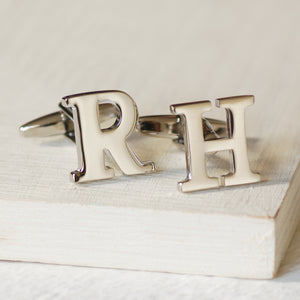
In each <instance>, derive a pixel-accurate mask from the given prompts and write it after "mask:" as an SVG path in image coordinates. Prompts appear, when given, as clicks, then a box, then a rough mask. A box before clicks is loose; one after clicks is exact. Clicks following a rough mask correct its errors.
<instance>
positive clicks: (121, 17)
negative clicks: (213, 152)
mask: <svg viewBox="0 0 300 300" xmlns="http://www.w3.org/2000/svg"><path fill="white" fill-rule="evenodd" d="M133 2H134V5H127V4H126V3H127V2H124V4H118V6H117V9H116V7H114V5H112V4H109V3H108V2H107V4H105V5H104V4H103V6H102V4H101V5H100V4H99V6H97V5H95V9H92V10H91V11H90V14H89V17H87V18H85V19H84V20H83V21H82V22H78V20H79V19H80V16H81V15H82V14H83V15H84V11H85V8H86V7H85V4H84V3H83V2H82V4H77V5H75V4H74V3H73V2H72V3H71V2H70V3H69V4H68V3H67V2H66V3H67V4H65V6H64V9H62V10H59V9H57V7H58V6H57V5H53V4H52V2H51V3H50V2H49V3H48V4H39V5H37V7H35V6H34V7H33V5H27V4H26V5H25V4H24V5H23V6H22V7H21V9H15V8H14V6H13V4H7V5H6V6H5V9H7V10H9V11H13V13H11V14H6V15H4V13H3V18H0V23H1V25H2V27H1V28H2V33H3V34H2V37H3V38H2V39H1V42H2V43H1V47H0V53H1V68H0V80H1V83H2V88H1V98H0V101H1V111H0V116H1V126H0V137H1V146H0V259H2V260H14V261H33V262H43V263H53V264H69V265H81V266H83V265H84V266H95V267H109V268H126V269H138V270H151V271H163V272H176V273H189V274H205V275H218V276H234V277H247V278H272V277H273V276H274V275H275V273H276V271H277V269H278V267H279V265H280V261H281V259H282V258H283V256H284V253H285V250H286V248H287V246H288V244H289V242H290V240H291V238H292V236H293V232H294V230H295V227H296V224H297V223H298V221H299V215H300V207H299V206H300V201H299V200H300V199H299V197H300V196H299V182H300V178H299V177H300V170H299V167H297V165H298V163H299V149H300V139H299V111H300V107H299V104H300V102H299V101H298V93H299V87H298V81H299V80H298V79H299V76H300V73H299V68H296V67H295V66H297V65H298V64H297V63H298V61H297V59H296V58H297V57H299V49H300V40H299V38H298V37H299V34H298V24H299V21H298V18H297V15H296V12H297V9H293V8H290V6H287V5H286V3H285V2H282V3H281V4H277V5H273V4H272V5H271V6H272V9H269V8H270V3H268V2H264V4H263V5H262V4H261V3H258V4H254V3H252V2H249V3H243V4H237V3H235V4H234V5H228V4H227V2H226V4H224V5H221V4H220V5H221V9H217V8H216V7H215V6H214V5H212V6H210V4H204V2H203V3H202V2H201V3H200V2H199V4H195V8H191V7H188V6H185V5H184V4H183V2H182V4H179V3H178V4H175V3H172V13H170V9H171V8H170V5H169V4H163V3H159V4H157V5H153V7H152V4H151V7H150V5H149V7H147V9H145V7H144V6H139V5H140V4H139V2H138V1H136V2H135V1H133ZM207 3H209V2H207ZM20 5H21V4H20ZM60 5H62V4H61V3H60ZM294 5H296V4H295V3H294ZM158 6H159V7H160V10H161V13H157V7H158ZM233 6H234V9H233V8H232V7H233ZM295 7H296V6H295ZM104 8H105V9H104ZM40 10H41V11H42V12H43V13H35V15H34V16H33V17H32V18H28V16H32V11H34V12H39V11H40ZM65 11H68V16H73V17H69V18H66V17H65ZM145 12H147V14H145ZM283 12H286V13H283ZM12 15H13V17H12ZM166 16H168V19H166ZM153 20H154V21H153ZM179 20H180V21H179ZM274 20H281V21H280V22H274ZM166 24H168V26H167V25H166ZM270 24H272V30H270ZM95 30H96V31H95ZM8 37H9V38H10V42H7V41H6V39H7V38H8ZM116 37H117V38H116ZM3 41H5V42H3ZM41 41H42V42H41ZM101 89H120V90H124V91H126V92H128V93H129V94H130V95H131V96H132V97H133V99H134V100H135V101H136V102H137V104H138V107H139V110H140V113H141V114H160V113H167V112H168V106H169V105H170V104H175V103H180V102H184V101H187V102H188V101H196V100H197V101H198V100H205V99H211V100H213V99H214V98H218V97H226V96H233V95H239V94H255V95H256V103H255V105H254V106H252V107H249V108H248V109H247V111H246V129H247V130H246V131H247V136H248V148H249V160H250V166H251V168H252V169H253V170H255V171H258V172H260V173H261V175H262V176H263V178H264V181H263V182H261V183H259V184H253V185H244V186H238V187H229V188H222V189H219V190H209V191H202V192H196V193H191V194H182V193H180V192H178V191H177V187H176V186H177V182H178V181H180V180H182V179H183V178H184V177H185V175H186V172H185V156H184V153H183V151H182V150H181V149H180V148H178V147H177V146H176V145H173V144H172V143H171V142H170V141H167V140H159V139H153V138H146V137H134V138H132V140H131V145H132V148H133V149H134V150H135V151H136V152H137V154H138V155H139V157H140V158H141V159H142V160H154V161H155V162H156V164H157V167H158V169H159V172H158V173H156V174H151V175H145V176H144V175H143V176H134V177H118V178H115V179H113V180H109V181H105V182H94V183H89V184H83V185H75V184H73V183H71V182H70V181H69V172H70V171H71V170H73V169H74V168H76V167H77V157H76V148H75V147H74V145H73V144H72V143H71V142H69V141H68V140H66V139H64V138H63V137H62V138H60V139H48V138H47V139H25V138H23V137H21V136H20V135H19V133H18V126H20V125H21V124H22V123H24V122H26V121H29V120H31V119H33V118H35V117H38V116H40V115H42V114H46V113H50V112H52V111H54V110H55V109H56V107H55V105H56V103H57V102H58V101H59V99H60V97H61V96H65V95H68V94H71V93H76V92H84V91H91V90H101ZM145 149H146V150H145ZM215 162H217V163H218V165H219V166H220V167H224V166H226V163H225V164H224V162H223V161H222V160H220V159H215Z"/></svg>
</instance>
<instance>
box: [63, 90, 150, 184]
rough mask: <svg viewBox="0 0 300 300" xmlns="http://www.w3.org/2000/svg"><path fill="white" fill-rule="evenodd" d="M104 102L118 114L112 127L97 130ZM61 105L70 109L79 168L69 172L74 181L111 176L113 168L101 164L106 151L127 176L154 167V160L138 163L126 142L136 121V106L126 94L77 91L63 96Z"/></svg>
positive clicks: (103, 162)
mask: <svg viewBox="0 0 300 300" xmlns="http://www.w3.org/2000/svg"><path fill="white" fill-rule="evenodd" d="M107 101H109V102H111V103H113V104H114V105H116V106H117V107H118V108H119V110H120V112H121V115H120V117H119V122H118V124H116V126H113V127H112V128H110V129H108V130H101V128H100V120H99V118H100V114H99V104H100V103H101V102H107ZM62 104H63V105H64V106H66V107H72V109H73V118H74V129H75V137H76V144H77V151H78V158H79V168H78V169H77V170H76V171H74V172H72V173H71V175H72V179H73V180H74V181H75V182H86V181H93V180H101V179H108V178H112V177H113V176H114V170H113V169H110V168H107V167H106V166H105V152H106V151H108V152H109V153H110V154H111V156H112V157H113V158H114V160H115V161H116V163H117V164H118V166H119V167H120V169H121V170H122V172H123V173H125V174H127V175H134V174H142V173H145V172H150V171H153V170H154V168H155V167H154V163H152V162H147V163H143V162H141V161H140V160H139V159H138V158H137V156H136V155H135V153H134V152H133V151H132V150H131V149H130V147H129V146H128V145H127V142H126V139H127V137H128V136H129V135H130V134H131V133H132V131H133V130H134V128H135V126H136V122H137V108H136V105H135V102H134V101H133V99H132V98H131V97H130V96H129V95H127V94H126V93H123V92H120V91H106V92H93V93H87V94H78V95H74V96H68V97H66V98H64V99H63V101H62Z"/></svg>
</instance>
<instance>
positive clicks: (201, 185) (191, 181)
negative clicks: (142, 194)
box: [170, 96, 260, 192]
mask: <svg viewBox="0 0 300 300" xmlns="http://www.w3.org/2000/svg"><path fill="white" fill-rule="evenodd" d="M253 103H254V96H236V97H229V98H220V99H217V100H216V106H217V107H221V108H222V107H223V108H225V110H226V116H227V137H223V138H219V139H214V140H205V139H204V135H203V134H202V132H203V122H202V119H201V118H202V114H203V113H204V112H207V111H209V110H210V109H211V102H210V101H200V102H191V103H182V104H175V105H172V106H171V107H170V108H171V111H172V112H173V113H175V114H180V115H182V116H183V119H184V127H185V129H184V144H185V155H186V164H187V178H186V179H185V180H184V181H182V182H179V183H178V185H179V188H180V190H181V191H182V192H191V191H197V190H203V189H210V188H217V187H220V186H231V185H239V184H246V183H254V182H258V181H260V176H259V175H258V174H255V173H253V172H252V171H251V170H250V167H249V162H248V154H247V141H246V134H245V108H246V107H247V106H249V105H251V104H253ZM222 150H231V152H232V161H233V168H232V169H233V173H231V174H230V175H227V176H221V177H219V178H211V177H208V175H207V171H206V159H205V154H206V153H208V152H218V151H222Z"/></svg>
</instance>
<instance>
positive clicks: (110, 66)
mask: <svg viewBox="0 0 300 300" xmlns="http://www.w3.org/2000/svg"><path fill="white" fill-rule="evenodd" d="M299 11H300V5H299V1H297V0H295V1H292V0H290V1H267V0H263V1H233V0H230V1H74V0H73V1H70V0H69V1H58V0H54V1H10V0H2V1H1V7H0V25H1V31H0V79H1V81H0V82H1V89H2V91H5V92H6V94H7V93H8V91H11V93H16V95H18V97H20V95H21V94H22V90H24V92H26V95H27V96H28V95H32V97H36V105H37V106H41V107H42V108H43V109H41V111H44V112H47V111H48V112H51V109H53V108H54V107H55V105H56V104H57V102H58V101H59V99H60V97H61V96H64V95H67V94H71V93H74V92H83V91H90V90H101V89H121V90H125V91H127V92H128V93H129V94H131V95H132V96H133V97H134V98H135V99H138V98H139V97H144V98H145V97H146V98H147V99H149V106H148V107H144V108H140V112H141V114H146V113H148V112H150V111H151V113H152V114H155V113H166V112H167V108H168V104H170V103H173V102H174V101H173V98H174V97H175V98H176V101H178V99H183V100H184V101H188V100H190V101H191V100H194V99H195V95H199V97H201V99H206V98H208V99H214V98H217V97H220V96H228V95H234V94H241V93H244V92H245V91H246V92H249V91H250V92H253V93H255V94H256V96H258V97H264V96H265V95H268V96H270V95H274V97H279V96H280V97H281V98H283V100H285V101H295V99H296V98H297V97H298V98H299V94H297V91H298V89H297V86H298V85H299V84H298V83H299V65H300V61H299V53H300V38H299V37H300V35H299ZM233 48H234V49H235V51H232V49H233ZM237 48H238V51H237V50H236V49H237ZM231 51H232V52H233V53H234V55H232V54H231ZM236 53H239V55H236ZM191 62H192V63H191ZM165 65H168V66H172V67H168V68H165ZM240 66H242V67H240ZM203 70H205V72H203ZM143 74H147V76H143ZM149 74H151V76H149ZM189 74H196V76H195V75H193V76H189ZM255 77H257V78H258V79H257V82H256V81H255V80H254V79H255ZM262 82H265V84H262ZM283 87H284V89H283ZM286 90H290V93H289V97H291V98H293V99H292V100H291V99H284V98H285V96H286V94H284V92H283V91H285V92H286ZM162 99H165V100H164V101H165V104H164V107H165V111H164V112H162V111H160V110H159V105H158V104H160V103H161V100H162ZM0 103H1V112H0V115H1V114H3V113H5V109H6V108H9V110H8V111H10V112H12V111H13V109H24V108H26V103H25V102H23V103H21V102H20V101H19V102H18V105H16V104H14V103H13V102H10V103H7V101H6V99H4V98H2V97H1V98H0ZM36 111H37V109H34V110H33V113H32V116H31V117H32V118H34V117H37V116H36V115H35V112H36ZM23 121H28V120H20V123H21V122H23ZM18 125H20V124H16V128H17V126H18ZM0 299H114V300H116V299H300V226H299V227H298V229H297V232H296V234H295V238H294V239H293V241H292V244H291V246H290V247H289V250H288V253H287V255H286V257H285V259H284V261H283V263H282V266H281V269H280V271H279V274H278V276H277V278H276V279H274V280H269V281H263V280H240V279H230V278H217V277H205V276H188V275H176V274H163V273H151V272H138V271H125V270H106V269H98V268H84V267H70V266H55V265H44V264H32V263H18V262H0Z"/></svg>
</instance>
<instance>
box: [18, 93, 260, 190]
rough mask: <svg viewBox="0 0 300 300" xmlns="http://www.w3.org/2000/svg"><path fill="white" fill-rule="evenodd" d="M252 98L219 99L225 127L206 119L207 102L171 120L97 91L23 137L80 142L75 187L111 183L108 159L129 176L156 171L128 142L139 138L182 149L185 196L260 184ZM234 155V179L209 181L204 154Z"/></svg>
mask: <svg viewBox="0 0 300 300" xmlns="http://www.w3.org/2000/svg"><path fill="white" fill-rule="evenodd" d="M253 102H254V97H253V96H238V97H230V98H222V99H218V100H217V104H218V106H220V107H224V108H225V109H226V112H227V122H223V121H220V120H215V119H208V118H204V117H202V114H203V113H204V112H205V111H207V110H209V109H210V107H211V104H210V102H209V101H199V102H193V103H181V104H175V105H172V106H171V111H172V113H173V115H157V116H144V117H138V111H137V107H136V104H135V102H134V100H133V99H132V98H131V97H130V96H129V95H128V94H126V93H124V92H122V91H98V92H89V93H81V94H74V95H70V96H66V97H64V98H63V99H62V101H61V102H60V103H59V107H60V111H58V112H56V113H52V114H49V115H46V116H44V117H41V118H38V119H35V120H33V121H31V122H29V123H26V124H24V125H23V126H21V127H20V131H21V133H23V135H25V136H50V135H61V134H64V135H65V136H66V137H68V138H69V139H71V140H72V141H73V142H76V145H77V152H78V159H79V167H78V169H77V170H75V171H73V172H71V175H72V180H73V181H74V182H87V181H94V180H102V179H109V178H112V177H113V176H114V170H113V169H110V168H108V167H106V166H105V157H108V158H111V159H112V158H113V159H114V161H115V162H116V163H117V164H118V166H119V167H120V169H121V170H122V172H123V173H124V174H126V175H135V174H143V173H149V172H153V171H155V165H154V163H153V162H142V161H140V160H139V158H138V157H137V156H136V154H135V153H134V152H133V150H132V149H131V148H130V147H129V145H128V144H127V142H126V140H127V138H128V137H129V136H130V134H131V133H132V132H133V131H134V130H137V131H138V132H139V133H142V134H145V135H150V136H156V137H164V138H171V139H173V141H174V142H176V143H179V144H184V146H185V154H186V161H187V178H186V180H185V181H183V182H180V183H179V187H180V189H181V191H182V192H189V191H195V190H202V189H208V188H216V187H219V186H224V185H236V184H243V183H249V182H256V181H258V180H259V176H258V175H257V174H254V173H252V172H251V171H250V168H249V164H248V158H247V146H246V137H245V129H244V127H245V126H244V109H245V108H246V106H248V105H250V104H252V103H253ZM221 150H232V152H233V163H234V168H233V169H234V173H233V174H231V176H230V177H228V176H226V177H225V178H224V177H221V178H219V179H218V178H210V177H208V176H207V172H206V165H205V153H206V152H217V151H221Z"/></svg>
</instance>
